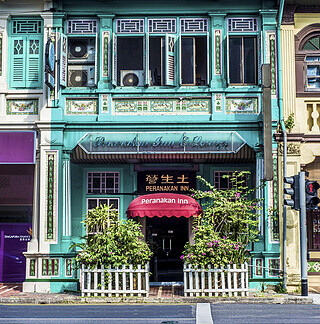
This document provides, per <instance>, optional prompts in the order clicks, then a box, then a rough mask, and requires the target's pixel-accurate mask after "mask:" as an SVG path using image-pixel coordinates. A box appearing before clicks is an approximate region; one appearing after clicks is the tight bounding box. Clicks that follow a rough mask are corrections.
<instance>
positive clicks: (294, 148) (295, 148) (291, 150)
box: [278, 143, 301, 156]
mask: <svg viewBox="0 0 320 324" xmlns="http://www.w3.org/2000/svg"><path fill="white" fill-rule="evenodd" d="M278 152H279V154H280V155H283V143H279V145H278ZM287 154H288V155H298V156H300V155H301V144H300V143H289V144H288V145H287Z"/></svg>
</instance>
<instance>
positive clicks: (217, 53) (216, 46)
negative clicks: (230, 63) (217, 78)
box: [214, 29, 222, 75]
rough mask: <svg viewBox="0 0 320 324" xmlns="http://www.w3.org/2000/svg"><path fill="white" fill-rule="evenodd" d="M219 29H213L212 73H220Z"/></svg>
mask: <svg viewBox="0 0 320 324" xmlns="http://www.w3.org/2000/svg"><path fill="white" fill-rule="evenodd" d="M221 33H222V31H221V29H216V30H215V31H214V74H215V75H221Z"/></svg>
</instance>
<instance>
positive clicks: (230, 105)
mask: <svg viewBox="0 0 320 324" xmlns="http://www.w3.org/2000/svg"><path fill="white" fill-rule="evenodd" d="M226 112H227V113H230V114H239V113H240V114H256V113H258V98H226Z"/></svg>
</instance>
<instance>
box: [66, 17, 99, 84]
mask: <svg viewBox="0 0 320 324" xmlns="http://www.w3.org/2000/svg"><path fill="white" fill-rule="evenodd" d="M97 31H98V22H97V20H96V19H69V20H68V21H67V35H63V34H62V35H61V60H60V61H61V63H60V66H61V77H60V79H61V80H60V83H61V85H62V86H67V87H93V86H95V85H96V84H97V46H98V42H97Z"/></svg>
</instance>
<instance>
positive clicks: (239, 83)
mask: <svg viewBox="0 0 320 324" xmlns="http://www.w3.org/2000/svg"><path fill="white" fill-rule="evenodd" d="M231 37H232V38H240V39H241V40H242V42H241V65H240V69H241V71H240V72H241V77H242V81H243V82H238V83H232V82H231V81H230V71H231V67H230V57H229V55H230V38H231ZM244 38H253V39H254V58H255V61H254V70H255V73H254V75H255V82H254V83H247V82H244V78H245V68H244V66H245V61H244V42H243V40H244ZM227 52H228V84H229V85H230V86H256V85H258V36H257V35H256V34H254V35H252V34H249V35H248V34H241V35H238V34H237V35H235V34H233V33H232V34H231V35H230V34H229V35H228V50H227Z"/></svg>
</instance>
